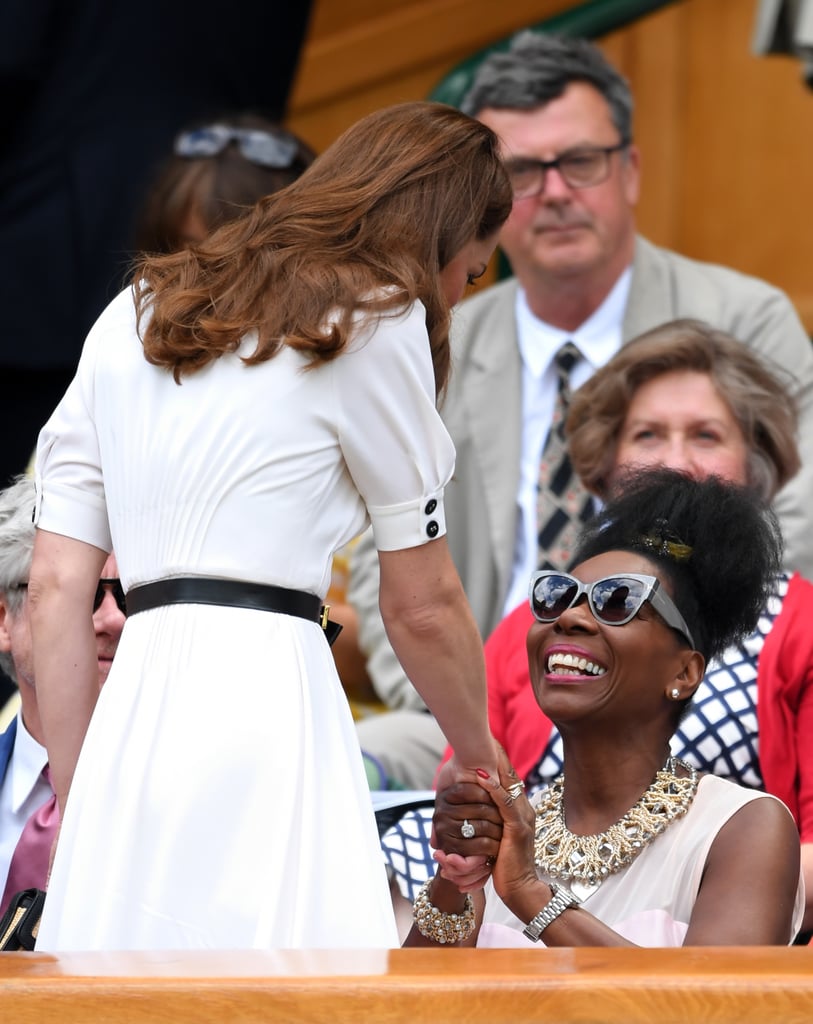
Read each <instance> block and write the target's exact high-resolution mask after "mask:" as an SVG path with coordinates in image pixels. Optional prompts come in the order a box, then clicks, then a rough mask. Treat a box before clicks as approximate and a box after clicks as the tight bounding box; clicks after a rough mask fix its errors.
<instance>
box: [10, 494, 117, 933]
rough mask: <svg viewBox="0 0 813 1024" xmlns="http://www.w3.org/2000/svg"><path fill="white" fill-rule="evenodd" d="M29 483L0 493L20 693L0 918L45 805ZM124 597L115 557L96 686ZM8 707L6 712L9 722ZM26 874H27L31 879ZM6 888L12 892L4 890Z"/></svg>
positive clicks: (41, 879) (99, 622)
mask: <svg viewBox="0 0 813 1024" xmlns="http://www.w3.org/2000/svg"><path fill="white" fill-rule="evenodd" d="M34 501H35V491H34V483H33V481H32V480H31V479H29V478H28V477H20V478H18V479H17V480H16V481H15V482H14V483H12V484H11V485H10V486H9V487H7V488H5V489H4V490H2V491H0V668H2V669H3V671H4V672H6V673H7V674H8V675H9V676H10V677H11V678H12V680H14V682H15V683H16V684H17V686H18V688H19V698H18V701H19V704H18V712H17V714H16V715H14V717H12V718H11V721H10V724H9V725H8V727H7V728H6V730H5V731H4V732H2V733H0V914H2V912H3V910H4V909H5V905H6V903H7V902H8V899H9V898H10V896H11V895H13V892H16V891H18V889H21V888H28V887H29V885H28V884H19V885H15V884H14V882H15V878H14V876H11V877H10V876H9V867H10V865H11V864H12V861H13V857H14V853H15V849H16V848H17V846H18V842H19V841H20V837H21V835H22V833H23V830H24V828H25V825H26V822H27V821H28V820H29V819H30V818H31V817H32V815H36V814H37V813H41V812H42V808H43V807H44V806H45V805H47V804H48V802H49V801H51V799H52V797H53V791H52V790H51V787H50V784H49V782H48V780H47V777H46V774H44V770H45V768H46V765H47V761H48V755H47V752H46V750H45V744H44V739H43V734H42V727H41V724H40V719H39V711H38V707H37V691H36V686H35V682H34V665H33V660H32V654H31V630H30V627H29V621H28V586H27V580H28V570H29V569H30V567H31V555H32V551H33V547H34V524H33V522H32V519H31V512H32V509H33V508H34ZM125 614H126V612H125V603H124V591H123V590H122V586H121V581H120V580H119V579H118V567H117V565H116V559H115V556H114V555H110V557H109V558H108V559H107V561H106V562H105V564H104V568H103V570H102V577H101V579H100V580H99V586H98V587H97V590H96V596H95V598H94V602H93V629H94V631H95V633H96V650H97V657H98V660H99V687H100V688H101V687H102V685H103V684H104V683H105V681H106V680H107V676H108V673H109V671H110V666H111V665H112V662H113V657H114V656H115V654H116V649H117V648H118V644H119V640H120V638H121V631H122V629H123V628H124V619H125ZM9 711H13V706H12V707H10V708H9V709H7V711H4V717H7V714H8V712H9ZM45 831H46V830H45V829H43V830H42V832H43V835H42V839H41V844H40V848H39V849H37V850H36V852H35V853H33V854H28V855H27V858H26V860H27V863H26V864H24V866H23V870H24V872H25V874H24V875H23V876H22V877H23V882H24V883H25V882H27V883H30V885H35V886H36V887H37V888H44V885H45V874H44V871H45V869H46V868H47V863H48V854H49V853H50V843H51V837H50V835H47V836H46V835H44V833H45ZM29 872H30V874H29ZM7 882H8V884H9V886H11V888H10V889H8V891H6V886H7Z"/></svg>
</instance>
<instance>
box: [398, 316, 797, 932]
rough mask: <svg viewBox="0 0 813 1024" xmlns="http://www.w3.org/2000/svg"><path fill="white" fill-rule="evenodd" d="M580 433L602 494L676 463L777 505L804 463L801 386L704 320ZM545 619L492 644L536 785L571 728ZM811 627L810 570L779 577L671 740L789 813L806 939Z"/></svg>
mask: <svg viewBox="0 0 813 1024" xmlns="http://www.w3.org/2000/svg"><path fill="white" fill-rule="evenodd" d="M567 432H568V438H569V444H570V454H571V459H572V462H573V466H574V469H575V470H576V472H577V473H578V474H579V476H580V477H581V478H582V480H583V481H584V483H585V485H586V486H587V488H588V489H589V490H590V491H592V492H593V493H594V494H595V495H597V496H598V497H599V498H601V499H602V500H606V499H607V497H608V496H609V495H610V494H611V493H613V492H615V491H617V490H619V489H620V488H621V487H622V486H623V482H624V473H625V472H626V471H627V470H628V469H629V468H630V467H631V466H654V465H664V466H671V467H672V468H674V469H681V470H683V471H685V472H686V473H690V474H691V475H693V476H697V477H702V476H706V475H708V474H709V473H715V474H716V475H717V476H720V477H722V478H723V479H726V480H731V481H733V482H735V483H744V484H746V485H748V486H749V487H751V488H753V489H754V491H755V492H756V493H757V494H758V495H759V496H760V497H761V498H762V499H763V500H765V501H766V502H771V501H773V499H774V497H775V495H776V494H777V492H778V491H779V490H780V488H781V487H782V486H783V485H784V484H786V483H787V482H788V480H789V479H790V478H791V477H792V476H793V474H794V473H795V472H796V470H797V469H798V466H799V455H798V451H797V448H796V440H795V437H796V415H795V410H794V407H793V401H792V399H791V397H790V394H789V392H788V390H787V389H786V388H785V387H784V385H783V384H782V383H781V381H780V380H779V379H778V378H777V377H776V376H775V375H774V373H773V372H772V371H771V370H769V369H768V367H767V366H766V365H765V364H763V362H762V361H761V360H760V359H759V358H758V356H756V355H755V354H754V353H753V352H752V351H751V350H750V349H748V348H746V347H745V346H744V345H742V344H740V343H739V342H738V341H736V339H734V338H732V337H730V336H729V335H727V334H724V333H722V332H721V331H717V330H714V329H712V328H711V327H709V326H708V325H706V324H702V323H699V322H697V321H690V320H678V321H674V322H672V323H668V324H664V325H662V326H661V327H657V328H655V329H654V330H652V331H649V332H647V333H646V334H644V335H641V336H640V337H639V338H637V339H636V340H635V341H632V342H630V343H629V344H628V345H625V346H624V348H622V349H621V351H620V352H619V353H618V354H617V355H616V356H614V357H613V359H611V360H610V362H609V363H607V365H606V366H604V367H603V368H602V369H600V370H598V371H597V372H596V373H595V374H594V375H593V377H591V379H590V380H589V381H588V382H587V383H586V384H584V385H583V386H582V387H581V388H579V390H578V391H577V392H576V393H575V394H574V396H573V400H572V403H571V408H570V414H569V416H568V421H567ZM717 536H718V538H719V543H727V539H725V538H724V537H723V535H722V534H719V533H718V534H717ZM533 621H534V620H533V615H532V613H531V609H530V607H529V606H528V605H527V604H523V605H520V607H518V608H517V609H515V610H514V611H513V612H512V613H511V614H510V615H509V616H507V618H505V619H504V620H503V621H502V622H501V623H500V625H499V626H498V627H497V629H496V630H495V631H494V632H493V633H492V635H491V637H490V638H489V640H488V642H487V643H486V648H485V651H486V668H487V672H488V697H489V719H490V722H491V728H492V730H493V732H494V735H495V736H496V738H497V739H498V740H499V742H500V743H502V745H503V746H504V748H505V750H506V752H507V754H508V757H509V758H510V760H511V763H512V764H513V765H514V766H515V767H516V769H517V772H518V773H519V776H520V778H522V779H523V780H524V781H525V782H526V783H527V785H528V788H529V791H530V790H533V789H534V788H536V787H538V786H540V785H544V784H546V783H548V782H550V781H551V780H552V779H554V778H555V777H556V776H557V775H559V773H560V772H561V770H562V739H561V737H560V735H559V731H558V729H557V728H556V726H555V725H553V724H552V723H551V721H550V719H548V718H547V717H546V716H545V715H544V714H543V713H542V711H541V710H540V709H539V707H538V705H537V703H536V701H535V699H534V694H533V692H532V690H531V687H530V684H529V678H528V661H527V658H526V655H525V637H526V635H527V633H528V629H529V628H530V626H531V625H532V623H533ZM811 621H813V585H811V584H810V583H809V582H808V581H807V580H806V579H804V578H802V577H801V576H799V575H798V573H794V574H793V575H790V576H789V575H788V574H787V573H780V574H779V575H777V576H776V578H775V580H774V582H773V585H772V586H771V592H770V595H769V597H768V600H767V602H766V604H765V608H764V610H763V613H762V615H761V616H760V617H759V621H758V623H757V625H756V628H755V629H754V631H753V632H752V633H751V635H750V636H748V637H746V638H745V639H744V640H742V641H740V642H738V643H734V644H732V645H731V646H730V647H728V648H727V649H726V650H725V651H724V652H722V653H721V654H720V655H719V657H717V658H714V659H712V660H711V661H710V662H709V664H708V665H707V666H706V671H705V675H704V677H703V680H702V682H701V684H700V686H699V687H698V688H697V692H696V693H695V695H694V699H693V700H692V702H691V704H690V705H689V707H688V708H687V709H686V712H685V714H684V715H683V717H682V718H681V720H680V722H679V723H678V726H677V729H676V731H675V735H674V736H673V738H672V741H671V744H672V753H674V754H675V755H676V756H677V757H680V758H683V759H684V760H686V761H688V762H689V763H690V764H693V765H694V766H695V768H697V769H698V770H700V771H707V772H713V773H714V774H715V775H719V776H722V777H723V778H728V779H730V780H731V781H732V782H737V783H739V784H740V785H743V786H749V787H752V788H754V789H760V790H765V791H766V792H768V793H772V794H773V795H774V796H777V797H779V799H780V800H782V801H783V803H785V804H786V805H787V806H788V807H789V809H790V810H791V812H792V814H793V816H794V818H795V819H796V823H797V826H798V828H799V832H800V834H801V840H802V864H803V869H804V875H805V888H806V891H807V910H806V913H805V920H804V924H803V930H804V931H805V933H807V932H808V931H809V930H810V929H811V928H813V744H811V743H810V742H807V740H806V737H808V736H810V735H813V630H811V629H810V625H809V624H810V622H811ZM450 755H451V751H450V750H447V753H446V756H447V757H448V756H450ZM408 827H409V823H404V825H403V828H404V829H406V828H408ZM413 827H414V826H413ZM387 842H394V838H393V839H392V840H387ZM422 880H423V879H421V881H422Z"/></svg>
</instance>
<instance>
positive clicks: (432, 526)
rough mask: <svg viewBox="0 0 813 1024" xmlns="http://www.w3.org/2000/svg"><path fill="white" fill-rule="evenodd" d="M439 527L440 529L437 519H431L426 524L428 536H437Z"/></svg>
mask: <svg viewBox="0 0 813 1024" xmlns="http://www.w3.org/2000/svg"><path fill="white" fill-rule="evenodd" d="M439 529H440V527H439V526H438V524H437V523H436V522H435V520H434V519H430V520H429V522H428V523H427V524H426V535H427V537H437V535H438V530H439Z"/></svg>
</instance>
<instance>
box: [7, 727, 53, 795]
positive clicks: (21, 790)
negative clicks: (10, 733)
mask: <svg viewBox="0 0 813 1024" xmlns="http://www.w3.org/2000/svg"><path fill="white" fill-rule="evenodd" d="M47 763H48V751H47V750H46V749H45V747H43V746H42V744H41V743H38V742H37V741H36V740H35V739H34V737H33V736H32V735H31V733H30V732H29V731H28V729H26V727H25V723H24V722H23V717H22V715H18V716H17V731H16V733H15V736H14V751H13V754H12V758H11V762H10V764H9V766H8V775H7V780H8V782H9V783H10V785H11V803H12V810H14V811H19V810H20V808H21V807H22V806H23V804H24V803H25V801H26V800H27V799H28V797H29V796H30V795H31V792H32V790H33V789H34V786H35V785H36V784H37V780H38V779H39V777H40V775H41V774H42V769H43V768H44V767H45V765H46V764H47Z"/></svg>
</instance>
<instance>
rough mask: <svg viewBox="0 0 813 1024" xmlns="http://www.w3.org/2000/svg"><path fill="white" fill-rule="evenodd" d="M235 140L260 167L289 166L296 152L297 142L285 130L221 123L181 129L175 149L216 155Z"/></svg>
mask: <svg viewBox="0 0 813 1024" xmlns="http://www.w3.org/2000/svg"><path fill="white" fill-rule="evenodd" d="M232 142H235V143H237V148H238V149H239V150H240V152H241V154H242V155H243V156H244V157H245V158H246V160H248V161H250V162H251V163H253V164H259V166H260V167H275V168H278V169H279V168H283V167H290V166H291V165H292V164H293V162H294V160H296V156H297V153H298V152H299V143H298V142H297V141H296V139H295V138H294V137H293V136H292V135H289V134H288V133H287V132H283V131H280V133H279V134H276V133H274V134H272V133H271V132H266V131H262V130H261V129H259V128H232V127H231V126H230V125H225V124H210V125H207V126H206V127H205V128H195V129H193V130H192V131H189V132H182V133H181V134H180V135H179V136H178V137H177V138H176V139H175V153H176V154H177V155H178V156H184V157H187V158H190V159H195V158H196V157H202V156H217V154H218V153H222V152H223V150H224V149H225V148H226V146H228V145H229V144H230V143H232Z"/></svg>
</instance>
